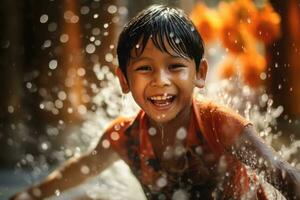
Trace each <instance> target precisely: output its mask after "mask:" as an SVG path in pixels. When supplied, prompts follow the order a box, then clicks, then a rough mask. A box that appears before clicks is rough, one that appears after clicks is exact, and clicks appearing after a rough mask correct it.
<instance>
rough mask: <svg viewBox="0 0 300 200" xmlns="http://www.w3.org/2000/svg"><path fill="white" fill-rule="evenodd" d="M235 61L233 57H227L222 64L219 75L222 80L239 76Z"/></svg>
mask: <svg viewBox="0 0 300 200" xmlns="http://www.w3.org/2000/svg"><path fill="white" fill-rule="evenodd" d="M236 71H237V70H236V64H235V59H234V58H233V57H232V56H227V57H226V59H225V60H224V61H223V62H221V63H220V66H219V69H218V74H219V77H220V78H222V79H229V78H231V77H233V76H234V75H236V74H237V72H236Z"/></svg>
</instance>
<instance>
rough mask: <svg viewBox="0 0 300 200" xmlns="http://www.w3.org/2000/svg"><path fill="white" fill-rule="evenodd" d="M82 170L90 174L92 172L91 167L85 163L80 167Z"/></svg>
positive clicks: (83, 172)
mask: <svg viewBox="0 0 300 200" xmlns="http://www.w3.org/2000/svg"><path fill="white" fill-rule="evenodd" d="M80 171H81V173H82V174H89V173H90V168H89V167H88V166H86V165H83V166H82V167H81V168H80Z"/></svg>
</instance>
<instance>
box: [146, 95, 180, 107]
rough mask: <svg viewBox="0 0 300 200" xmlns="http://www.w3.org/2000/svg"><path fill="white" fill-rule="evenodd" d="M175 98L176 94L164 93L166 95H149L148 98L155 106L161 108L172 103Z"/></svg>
mask: <svg viewBox="0 0 300 200" xmlns="http://www.w3.org/2000/svg"><path fill="white" fill-rule="evenodd" d="M175 98H176V96H175V95H171V94H164V95H155V96H151V97H148V100H149V101H150V102H151V103H152V104H154V105H155V106H157V107H159V108H164V107H167V106H169V105H171V104H172V103H173V101H174V100H175Z"/></svg>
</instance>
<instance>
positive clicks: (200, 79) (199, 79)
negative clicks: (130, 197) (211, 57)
mask: <svg viewBox="0 0 300 200" xmlns="http://www.w3.org/2000/svg"><path fill="white" fill-rule="evenodd" d="M207 68H208V64H207V61H206V60H205V59H202V60H201V62H200V66H199V69H198V71H197V74H196V80H195V86H196V87H198V88H203V87H204V86H205V79H206V74H207Z"/></svg>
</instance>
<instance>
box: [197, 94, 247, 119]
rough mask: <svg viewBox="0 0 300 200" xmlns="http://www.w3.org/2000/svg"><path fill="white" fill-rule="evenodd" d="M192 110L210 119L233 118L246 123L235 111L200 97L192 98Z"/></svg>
mask: <svg viewBox="0 0 300 200" xmlns="http://www.w3.org/2000/svg"><path fill="white" fill-rule="evenodd" d="M194 109H195V112H198V113H200V114H207V115H210V116H211V117H216V116H218V117H220V116H223V117H233V118H237V119H239V120H241V121H247V120H246V119H245V118H244V117H242V116H241V115H240V114H239V113H238V112H237V111H235V110H233V109H232V108H230V107H229V106H226V105H223V104H220V103H218V102H215V101H213V100H210V99H206V98H202V97H201V98H194Z"/></svg>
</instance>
